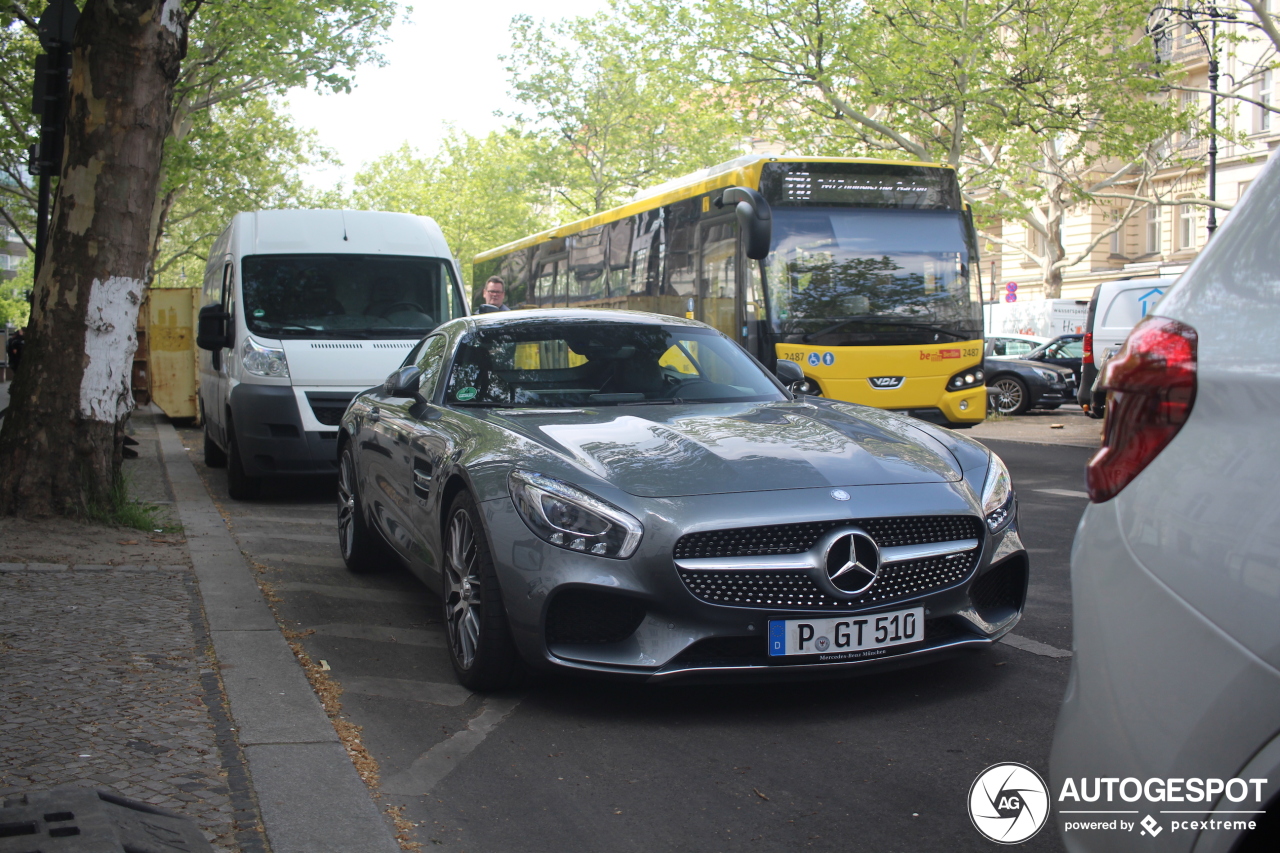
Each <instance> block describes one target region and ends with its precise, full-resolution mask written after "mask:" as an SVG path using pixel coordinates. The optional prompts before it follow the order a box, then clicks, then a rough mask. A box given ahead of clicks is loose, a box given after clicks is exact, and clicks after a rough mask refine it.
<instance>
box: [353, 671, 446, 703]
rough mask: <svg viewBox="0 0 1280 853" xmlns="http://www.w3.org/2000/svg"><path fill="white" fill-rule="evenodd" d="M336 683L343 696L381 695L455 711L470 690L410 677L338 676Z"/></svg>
mask: <svg viewBox="0 0 1280 853" xmlns="http://www.w3.org/2000/svg"><path fill="white" fill-rule="evenodd" d="M338 682H339V683H340V684H341V685H342V690H343V692H344V693H360V694H363V695H365V696H383V697H385V698H387V699H412V700H414V701H415V702H427V703H429V704H431V705H450V706H452V707H455V708H456V707H457V706H458V705H461V704H462V703H463V702H466V701H467V700H468V699H470V698H471V691H470V690H468V689H467V688H465V687H461V686H459V685H457V684H437V683H435V682H433V681H414V680H412V679H409V678H378V677H376V676H369V675H357V676H352V677H350V678H342V677H341V673H339V678H338Z"/></svg>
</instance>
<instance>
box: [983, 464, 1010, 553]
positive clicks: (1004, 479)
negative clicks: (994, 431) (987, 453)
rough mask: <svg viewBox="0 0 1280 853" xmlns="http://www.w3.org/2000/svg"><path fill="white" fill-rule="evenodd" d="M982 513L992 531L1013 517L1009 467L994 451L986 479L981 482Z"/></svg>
mask: <svg viewBox="0 0 1280 853" xmlns="http://www.w3.org/2000/svg"><path fill="white" fill-rule="evenodd" d="M982 515H983V516H984V517H985V518H986V520H987V527H988V528H989V529H990V530H991V532H992V533H995V532H996V531H997V530H999V529H1000V528H1001V527H1004V526H1005V525H1006V524H1008V523H1009V520H1010V519H1011V518H1012V517H1013V481H1012V480H1011V479H1010V478H1009V469H1008V468H1006V467H1005V464H1004V462H1003V461H1001V459H1000V457H999V456H996V455H995V454H994V453H992V454H991V463H990V464H989V465H988V466H987V479H986V481H985V482H984V483H983V484H982Z"/></svg>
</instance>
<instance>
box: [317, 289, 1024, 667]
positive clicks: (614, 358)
mask: <svg viewBox="0 0 1280 853" xmlns="http://www.w3.org/2000/svg"><path fill="white" fill-rule="evenodd" d="M791 370H792V371H793V372H794V376H791V375H788V374H787V373H786V371H784V369H783V366H782V365H780V366H779V367H778V373H779V375H780V376H782V377H784V378H785V381H786V382H788V383H790V382H793V381H796V380H802V379H803V376H802V375H801V374H800V372H799V371H796V370H794V368H793V367H792V368H791ZM338 441H339V504H338V532H339V542H340V545H341V548H342V553H343V558H344V559H345V561H346V563H347V565H348V566H349V567H350V568H352V569H353V570H356V571H360V570H366V569H370V568H376V567H377V566H379V565H381V564H384V563H385V562H387V561H388V560H392V561H394V560H402V561H404V562H405V563H407V564H408V565H409V567H410V569H411V570H412V571H413V572H415V573H416V574H418V575H419V576H421V577H422V578H423V579H424V580H425V581H426V583H428V584H429V585H431V586H433V587H434V588H436V589H437V590H439V592H440V596H441V599H442V600H443V608H442V614H441V615H442V618H443V621H444V623H445V626H446V630H447V636H448V644H447V645H448V652H449V655H450V658H451V660H452V663H453V668H454V671H455V673H456V674H457V676H458V679H459V681H460V682H462V683H463V684H464V685H466V686H468V687H470V688H471V689H473V690H483V689H494V688H498V687H500V686H502V685H504V684H507V683H509V681H510V680H511V679H512V678H513V677H514V676H515V675H516V674H517V673H518V672H519V671H520V670H521V669H522V667H523V666H524V665H530V666H532V667H535V668H544V669H554V668H559V669H568V670H577V671H580V672H587V673H597V674H609V675H612V676H616V677H626V678H633V679H641V680H645V679H648V680H653V681H666V680H671V679H677V678H683V677H689V676H694V677H706V676H707V675H708V674H719V675H730V676H734V677H762V676H777V675H788V676H796V675H802V676H815V677H816V676H821V675H827V674H832V673H845V672H851V671H854V670H857V669H859V668H863V667H867V666H875V665H877V664H879V663H889V664H893V665H902V664H906V663H914V662H923V661H924V660H926V659H930V658H932V657H935V656H937V655H941V654H944V653H950V652H954V651H956V650H958V649H964V648H969V649H980V648H986V647H990V646H991V644H992V643H994V642H995V641H997V640H998V639H1000V638H1001V637H1002V636H1004V634H1005V633H1007V632H1008V631H1009V630H1010V629H1011V628H1012V627H1013V626H1014V625H1015V624H1016V623H1017V622H1018V620H1019V618H1021V612H1022V607H1023V603H1024V601H1025V598H1026V589H1027V572H1028V558H1027V552H1026V550H1025V549H1024V548H1023V546H1022V543H1021V541H1020V539H1019V537H1018V521H1017V505H1016V502H1015V499H1014V494H1013V489H1012V485H1011V483H1010V480H1009V474H1008V470H1007V469H1006V468H1005V466H1004V464H1003V463H1002V462H1001V461H1000V459H999V458H998V457H997V456H995V455H994V454H992V453H991V452H990V451H989V450H987V449H986V448H985V447H983V446H982V445H980V444H978V443H976V442H974V441H970V440H968V439H965V438H962V437H960V436H958V435H956V434H955V433H953V432H951V431H950V430H946V429H942V428H940V427H935V426H932V425H930V424H927V423H924V422H923V421H919V420H916V419H914V418H909V417H905V416H901V415H897V414H893V413H891V412H886V411H881V410H879V409H872V408H867V407H864V406H856V405H852V404H849V403H843V402H840V401H837V400H826V399H822V398H817V397H804V396H796V395H793V394H792V393H791V392H790V391H788V390H787V388H786V387H785V386H784V385H783V384H782V383H780V382H779V381H778V380H777V379H775V378H774V377H773V376H772V375H770V374H769V373H768V372H766V371H765V370H764V369H763V368H761V366H760V365H759V364H758V363H757V362H756V361H754V360H753V359H752V358H751V357H750V356H748V355H747V354H746V353H745V352H744V351H743V350H742V348H741V347H739V346H738V345H737V344H735V343H734V342H733V341H731V340H729V339H728V338H726V337H725V336H724V335H722V334H720V333H719V332H718V331H716V330H715V329H712V328H710V327H709V326H705V325H703V324H701V323H696V322H693V321H691V320H682V319H676V318H672V317H664V316H659V315H656V314H639V313H633V312H624V311H587V312H584V311H571V310H531V311H518V312H516V311H512V312H504V313H493V314H485V315H479V316H473V317H466V318H459V319H457V320H453V321H450V322H448V323H445V324H443V325H442V326H440V327H439V328H438V329H436V330H435V332H433V333H432V334H431V335H430V336H429V337H427V338H426V339H424V340H423V341H422V342H421V343H420V344H419V345H418V346H417V347H416V348H415V349H414V350H413V352H411V353H410V355H409V356H408V358H406V360H405V362H404V365H403V366H402V367H401V368H400V369H399V370H398V371H397V372H395V373H393V374H392V375H391V376H390V377H389V378H388V380H387V382H386V384H385V385H384V386H383V387H379V388H374V389H370V390H369V391H366V392H364V393H362V394H360V395H359V396H357V397H356V398H355V399H354V400H353V401H352V403H351V406H350V408H349V409H348V410H347V412H346V414H345V415H344V417H343V419H342V429H341V432H340V433H339V439H338Z"/></svg>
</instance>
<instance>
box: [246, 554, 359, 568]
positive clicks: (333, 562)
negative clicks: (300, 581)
mask: <svg viewBox="0 0 1280 853" xmlns="http://www.w3.org/2000/svg"><path fill="white" fill-rule="evenodd" d="M254 556H256V559H258V560H270V561H271V562H273V563H291V564H293V565H295V566H311V567H312V568H315V569H345V568H346V567H347V564H346V563H344V562H342V558H341V557H304V556H300V555H298V554H257V555H254Z"/></svg>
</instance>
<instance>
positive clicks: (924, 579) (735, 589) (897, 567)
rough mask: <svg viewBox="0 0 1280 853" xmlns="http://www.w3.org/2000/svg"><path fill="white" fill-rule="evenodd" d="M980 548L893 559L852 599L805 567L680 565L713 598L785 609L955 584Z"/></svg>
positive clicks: (878, 599) (693, 586)
mask: <svg viewBox="0 0 1280 853" xmlns="http://www.w3.org/2000/svg"><path fill="white" fill-rule="evenodd" d="M979 553H980V549H978V548H974V549H973V550H971V551H963V552H961V553H959V554H951V555H948V556H944V557H926V558H925V559H923V560H911V561H909V562H903V563H890V564H888V565H886V566H884V567H882V568H881V569H880V575H879V577H877V578H876V582H875V583H874V584H872V585H871V588H870V589H869V590H867V591H866V592H865V593H863V594H862V595H861V596H859V597H858V598H856V599H854V600H852V601H850V600H848V599H842V598H835V597H833V596H830V595H827V593H825V592H824V591H823V590H822V589H821V587H819V586H818V585H817V584H816V583H814V581H813V578H811V577H810V576H809V575H808V574H807V573H806V572H803V571H794V570H793V571H776V570H766V569H760V570H756V569H743V570H734V571H696V570H691V569H679V570H678V571H679V573H680V579H681V580H682V581H684V584H685V586H686V587H688V588H689V591H690V592H692V593H693V594H694V596H696V597H697V598H699V599H701V600H703V601H706V602H708V603H710V604H723V605H727V606H729V607H757V608H758V607H765V608H771V609H780V610H821V609H832V610H834V609H839V608H845V609H848V608H850V607H864V606H866V605H869V604H883V603H886V602H890V601H899V600H901V599H904V598H914V597H915V596H918V595H923V594H925V593H929V592H933V591H934V590H938V589H943V588H945V587H949V586H953V585H955V584H957V583H959V582H960V581H962V580H964V579H965V578H966V577H968V576H969V573H970V572H972V571H973V569H974V567H975V566H976V565H977V562H978V555H979Z"/></svg>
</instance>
